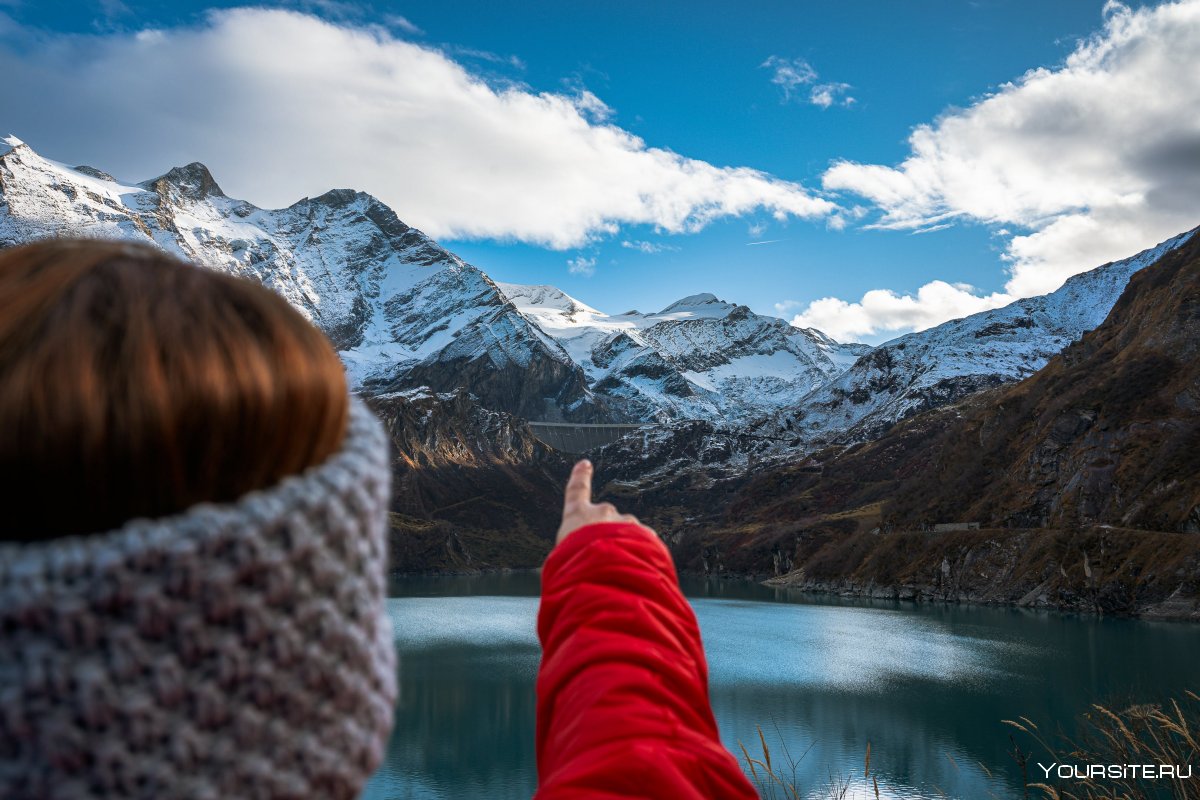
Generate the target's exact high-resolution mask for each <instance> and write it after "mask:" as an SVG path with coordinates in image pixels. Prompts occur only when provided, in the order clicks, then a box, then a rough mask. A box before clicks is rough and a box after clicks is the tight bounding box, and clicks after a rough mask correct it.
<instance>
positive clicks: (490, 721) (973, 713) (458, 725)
mask: <svg viewBox="0 0 1200 800" xmlns="http://www.w3.org/2000/svg"><path fill="white" fill-rule="evenodd" d="M393 588H394V590H395V593H396V594H398V595H402V596H399V597H396V598H394V599H392V600H391V601H390V611H391V613H392V617H393V622H394V624H395V627H396V634H397V647H398V648H399V651H400V654H401V667H400V686H401V696H400V701H399V703H398V706H397V722H396V729H395V732H394V734H393V737H392V741H391V744H390V747H389V752H388V758H387V763H386V764H385V766H384V767H383V768H382V769H381V770H380V772H379V774H377V775H376V776H375V778H374V779H373V780H372V782H371V784H370V786H369V787H368V789H367V792H366V794H365V796H366V797H367V798H371V800H376V799H377V798H409V797H411V798H460V797H487V798H518V797H520V798H525V797H529V796H530V795H531V794H532V793H533V790H534V788H535V781H536V778H535V765H534V752H533V732H534V724H535V723H534V720H535V718H534V688H533V684H534V678H535V676H536V671H537V662H538V647H537V639H536V634H535V628H534V625H535V617H536V612H537V597H536V596H537V590H538V581H537V575H536V574H529V573H515V574H510V575H500V576H496V575H493V576H482V577H479V578H450V579H444V578H425V579H414V580H405V581H401V582H398V583H397V585H396V586H394V587H393ZM685 590H686V591H687V592H688V594H689V596H690V597H691V598H692V600H693V605H694V606H695V608H696V611H697V617H698V618H699V620H700V625H701V629H702V631H703V634H704V638H705V645H706V650H707V652H708V657H709V664H710V685H711V692H712V697H713V706H714V710H715V711H716V714H717V719H718V722H719V724H720V727H721V732H722V738H723V739H724V740H725V742H726V744H727V745H729V746H730V747H732V748H736V746H737V742H738V741H739V740H740V741H744V742H746V743H747V745H750V743H751V742H755V741H757V733H756V725H759V724H761V725H763V727H764V729H765V733H766V734H767V741H768V744H770V745H772V747H773V752H774V754H776V757H778V755H779V754H780V753H782V749H783V747H784V746H786V747H787V749H788V750H790V751H791V753H792V756H793V757H795V758H797V759H800V762H799V768H798V771H797V777H798V779H799V782H800V784H801V785H802V786H803V787H804V788H805V789H806V790H817V789H818V788H819V787H820V786H822V785H823V784H826V783H828V781H829V779H830V776H831V775H832V776H835V777H838V778H843V779H844V778H851V779H852V780H853V781H854V784H853V786H852V790H851V793H850V796H855V791H856V789H857V794H858V796H860V797H873V796H874V792H873V790H870V791H868V789H869V785H868V784H867V783H864V782H863V781H862V769H863V757H864V751H865V748H866V743H867V742H868V741H870V742H871V744H872V750H873V755H872V772H873V773H875V774H876V775H877V776H878V778H879V780H880V791H881V796H885V797H893V798H904V800H913V799H915V798H920V799H921V800H924V798H933V797H943V796H948V797H955V798H987V797H996V798H1003V799H1004V800H1008V799H1009V798H1017V797H1020V796H1021V792H1020V791H1019V789H1018V786H1019V784H1020V779H1019V775H1018V773H1017V768H1016V765H1015V763H1014V762H1013V761H1012V759H1011V758H1010V757H1009V756H1008V754H1007V752H1006V750H1007V748H1008V746H1009V742H1008V732H1009V730H1010V729H1009V728H1007V727H1006V726H1004V725H1003V724H1002V723H1001V722H1000V720H1002V719H1005V718H1012V717H1014V716H1016V715H1019V714H1024V715H1027V716H1031V717H1033V718H1035V719H1037V720H1040V721H1052V720H1053V721H1058V720H1071V719H1073V718H1074V717H1075V716H1076V715H1077V714H1079V713H1081V712H1082V711H1083V710H1085V709H1086V708H1087V706H1088V705H1089V704H1090V703H1092V702H1095V701H1097V700H1103V701H1108V702H1111V703H1113V704H1115V705H1118V706H1122V705H1124V704H1126V703H1128V702H1130V701H1132V700H1137V701H1139V702H1145V701H1155V700H1161V699H1163V698H1165V697H1166V696H1168V695H1169V694H1171V693H1178V692H1179V691H1181V690H1182V689H1184V688H1188V687H1189V686H1190V681H1191V680H1192V679H1193V677H1194V676H1193V675H1192V674H1191V669H1190V666H1191V665H1194V664H1195V663H1196V662H1197V659H1200V637H1196V636H1195V634H1194V629H1193V628H1192V627H1191V626H1188V625H1184V624H1172V623H1146V622H1136V621H1128V620H1097V619H1093V618H1088V617H1072V616H1065V615H1055V614H1046V613H1036V612H1029V611H1019V610H1008V609H988V608H969V607H961V606H923V607H915V606H912V605H906V604H898V603H878V602H860V601H845V600H841V599H837V598H821V599H819V600H814V599H813V598H811V597H802V596H801V597H797V596H791V595H789V594H788V593H787V592H784V591H780V590H771V589H766V588H765V587H761V586H757V585H754V584H737V583H731V582H724V583H714V582H702V581H699V582H698V581H685ZM801 755H803V758H802V759H801V758H800V757H801Z"/></svg>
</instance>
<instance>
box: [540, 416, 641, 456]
mask: <svg viewBox="0 0 1200 800" xmlns="http://www.w3.org/2000/svg"><path fill="white" fill-rule="evenodd" d="M653 424H654V423H651V422H643V423H621V424H612V425H583V424H579V423H575V422H530V423H529V430H530V431H532V432H533V435H534V436H536V437H537V438H538V440H539V441H541V442H542V443H543V444H547V445H549V446H550V447H553V448H554V449H555V450H561V451H563V452H564V453H586V452H587V451H588V450H593V449H595V448H597V447H602V446H604V445H606V444H609V443H611V442H615V441H616V440H617V439H620V438H621V437H622V436H624V435H625V434H627V433H632V432H633V431H636V430H638V429H640V428H645V427H649V426H651V425H653Z"/></svg>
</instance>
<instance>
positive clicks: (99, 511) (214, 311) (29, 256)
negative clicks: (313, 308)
mask: <svg viewBox="0 0 1200 800" xmlns="http://www.w3.org/2000/svg"><path fill="white" fill-rule="evenodd" d="M348 412H349V399H348V395H347V391H346V379H345V373H344V371H343V369H342V366H341V363H340V361H339V360H338V357H337V354H336V353H334V351H333V348H332V346H331V345H330V344H329V341H328V340H327V339H326V338H325V336H324V335H323V334H322V333H321V332H320V331H318V330H317V329H316V328H314V327H313V326H312V325H311V324H309V323H308V321H307V320H305V319H304V317H303V316H301V315H300V314H299V313H298V312H297V311H296V310H295V309H293V308H292V307H291V306H289V305H288V304H287V302H286V301H284V300H283V298H281V297H279V296H278V295H276V294H274V293H273V292H271V291H269V290H267V289H265V288H263V287H262V286H260V285H257V284H254V283H251V282H249V281H246V280H242V279H240V278H235V277H232V276H229V275H225V274H221V273H218V272H215V271H212V270H208V269H203V268H200V267H194V266H191V265H189V264H186V263H184V262H182V261H178V260H176V259H174V258H172V257H170V256H168V255H166V254H165V253H163V252H162V251H160V250H157V249H155V248H153V247H150V246H146V245H134V244H129V243H118V242H104V241H71V240H54V241H44V242H40V243H37V244H31V245H25V246H23V247H17V248H13V249H10V250H7V251H3V252H0V497H4V498H6V499H5V500H4V502H3V504H2V506H0V539H8V540H22V541H30V540H36V539H46V538H50V537H54V536H61V535H65V534H72V533H88V532H96V531H104V530H108V529H111V528H114V527H118V526H120V525H121V524H122V523H124V522H126V521H128V520H130V519H134V518H136V517H159V516H164V515H169V514H173V513H176V512H179V511H182V510H184V509H186V508H187V507H189V506H191V505H193V504H195V503H198V502H201V501H213V502H224V501H231V500H235V499H237V498H238V497H240V496H241V495H243V494H245V493H246V492H248V491H251V490H253V489H261V488H266V487H268V486H271V485H272V484H274V483H276V482H278V481H279V480H280V479H282V478H284V477H285V476H287V475H291V474H295V473H298V472H302V471H303V470H304V469H306V468H308V467H310V466H314V465H316V464H319V463H321V462H322V461H324V460H325V459H326V458H327V457H328V456H329V455H331V454H332V453H333V452H334V451H335V450H336V449H337V448H338V447H339V445H340V444H341V441H342V438H343V436H344V435H345V430H346V421H347V415H348Z"/></svg>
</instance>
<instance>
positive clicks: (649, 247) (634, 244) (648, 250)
mask: <svg viewBox="0 0 1200 800" xmlns="http://www.w3.org/2000/svg"><path fill="white" fill-rule="evenodd" d="M621 247H624V248H625V249H627V250H637V251H638V252H639V253H645V254H646V255H654V254H655V253H662V252H666V251H676V250H678V249H679V248H678V247H676V246H675V245H672V244H662V243H660V242H644V241H640V240H636V239H635V240H633V241H630V240H629V239H626V240H625V241H623V242H621Z"/></svg>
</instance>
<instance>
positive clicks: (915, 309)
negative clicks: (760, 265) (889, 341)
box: [776, 281, 1012, 342]
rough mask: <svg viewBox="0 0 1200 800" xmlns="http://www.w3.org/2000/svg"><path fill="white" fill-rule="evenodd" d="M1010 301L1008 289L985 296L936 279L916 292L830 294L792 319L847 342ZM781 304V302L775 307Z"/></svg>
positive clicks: (923, 325)
mask: <svg viewBox="0 0 1200 800" xmlns="http://www.w3.org/2000/svg"><path fill="white" fill-rule="evenodd" d="M789 302H790V301H789ZM1010 302H1012V298H1011V297H1009V296H1007V295H1005V294H1003V293H993V294H990V295H986V296H984V295H980V294H978V293H977V292H976V290H975V288H974V287H972V286H968V285H966V284H949V283H946V282H945V281H931V282H930V283H927V284H925V285H924V286H922V287H921V288H920V289H919V290H918V291H917V293H916V295H910V294H907V295H902V294H897V293H896V292H893V291H891V290H889V289H872V290H871V291H869V292H867V293H866V294H864V295H863V297H862V300H860V301H859V302H857V303H848V302H846V301H845V300H839V299H838V298H836V297H825V298H822V299H820V300H816V301H814V302H812V303H810V304H809V305H808V308H806V309H805V310H804V312H803V313H800V314H797V315H796V316H795V317H793V318H792V324H793V325H795V326H797V327H799V328H817V329H818V330H820V331H823V332H825V333H827V334H829V335H830V336H832V337H833V338H834V339H837V340H839V341H843V342H848V341H855V340H857V339H861V338H863V337H866V336H871V335H874V334H877V333H879V332H881V331H900V330H917V331H920V330H924V329H926V328H931V327H933V326H934V325H939V324H941V323H943V322H945V321H946V320H950V319H955V318H958V317H965V316H967V315H969V314H976V313H978V312H980V311H987V310H988V309H992V308H999V307H1000V306H1004V305H1008V304H1009V303H1010ZM782 305H784V304H782V303H781V304H778V305H777V306H776V308H780V306H782ZM783 310H784V309H783V308H780V311H783Z"/></svg>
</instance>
